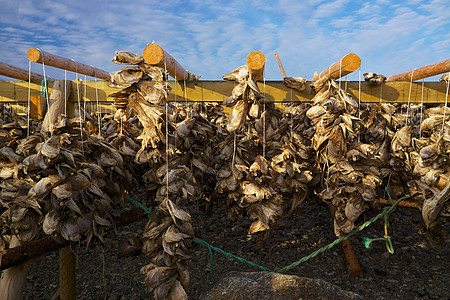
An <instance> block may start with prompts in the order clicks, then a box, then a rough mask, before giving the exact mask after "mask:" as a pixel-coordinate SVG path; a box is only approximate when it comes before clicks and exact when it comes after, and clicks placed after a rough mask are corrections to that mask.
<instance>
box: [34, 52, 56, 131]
mask: <svg viewBox="0 0 450 300" xmlns="http://www.w3.org/2000/svg"><path fill="white" fill-rule="evenodd" d="M36 49H38V51H39V52H41V56H42V72H43V73H44V88H45V96H46V100H47V111H48V112H50V100H49V99H48V88H47V76H45V62H44V53H43V52H42V51H41V49H39V48H36ZM49 117H51V116H50V115H49ZM49 127H50V136H53V124H50V126H49Z"/></svg>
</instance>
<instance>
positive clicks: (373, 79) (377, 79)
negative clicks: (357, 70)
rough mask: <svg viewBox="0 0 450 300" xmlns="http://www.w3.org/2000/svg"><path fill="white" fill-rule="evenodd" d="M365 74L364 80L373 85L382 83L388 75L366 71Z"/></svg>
mask: <svg viewBox="0 0 450 300" xmlns="http://www.w3.org/2000/svg"><path fill="white" fill-rule="evenodd" d="M363 76H364V80H365V81H368V82H369V83H370V84H371V85H380V84H382V83H383V82H385V81H386V76H383V75H378V74H376V73H372V72H368V73H364V74H363Z"/></svg>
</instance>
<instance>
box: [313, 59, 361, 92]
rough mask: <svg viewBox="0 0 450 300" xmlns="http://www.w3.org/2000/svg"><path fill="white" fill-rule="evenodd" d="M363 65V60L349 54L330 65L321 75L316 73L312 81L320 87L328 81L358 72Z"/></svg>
mask: <svg viewBox="0 0 450 300" xmlns="http://www.w3.org/2000/svg"><path fill="white" fill-rule="evenodd" d="M360 65H361V59H360V58H359V56H358V55H356V54H355V53H349V54H347V55H345V56H344V57H342V58H341V59H340V60H338V61H337V62H335V63H333V64H332V65H330V66H329V67H328V68H326V69H325V70H323V71H322V72H320V73H315V74H314V77H313V79H312V81H313V82H314V85H315V86H320V85H322V84H323V83H324V82H326V81H327V80H328V79H330V78H331V79H334V80H336V79H339V78H341V77H344V76H346V75H348V74H350V73H352V72H353V71H355V70H357V69H358V68H359V66H360Z"/></svg>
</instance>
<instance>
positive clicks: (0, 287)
mask: <svg viewBox="0 0 450 300" xmlns="http://www.w3.org/2000/svg"><path fill="white" fill-rule="evenodd" d="M19 245H20V241H19V239H17V237H15V236H13V237H12V238H11V243H10V245H9V247H10V248H14V247H16V246H19ZM29 264H30V262H29V261H26V262H24V263H22V264H20V265H18V266H15V267H11V268H9V269H6V270H4V271H3V272H2V274H1V275H2V276H1V279H0V299H1V300H20V299H22V292H23V289H24V287H25V283H26V281H27V273H28V265H29Z"/></svg>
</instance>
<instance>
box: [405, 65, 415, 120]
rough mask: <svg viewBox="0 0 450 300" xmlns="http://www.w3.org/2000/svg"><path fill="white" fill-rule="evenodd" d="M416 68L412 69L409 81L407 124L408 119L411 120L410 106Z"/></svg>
mask: <svg viewBox="0 0 450 300" xmlns="http://www.w3.org/2000/svg"><path fill="white" fill-rule="evenodd" d="M415 70H416V69H414V70H412V72H411V81H410V82H409V94H408V106H407V108H406V125H408V121H409V106H410V103H411V89H412V82H413V77H414V71H415Z"/></svg>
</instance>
